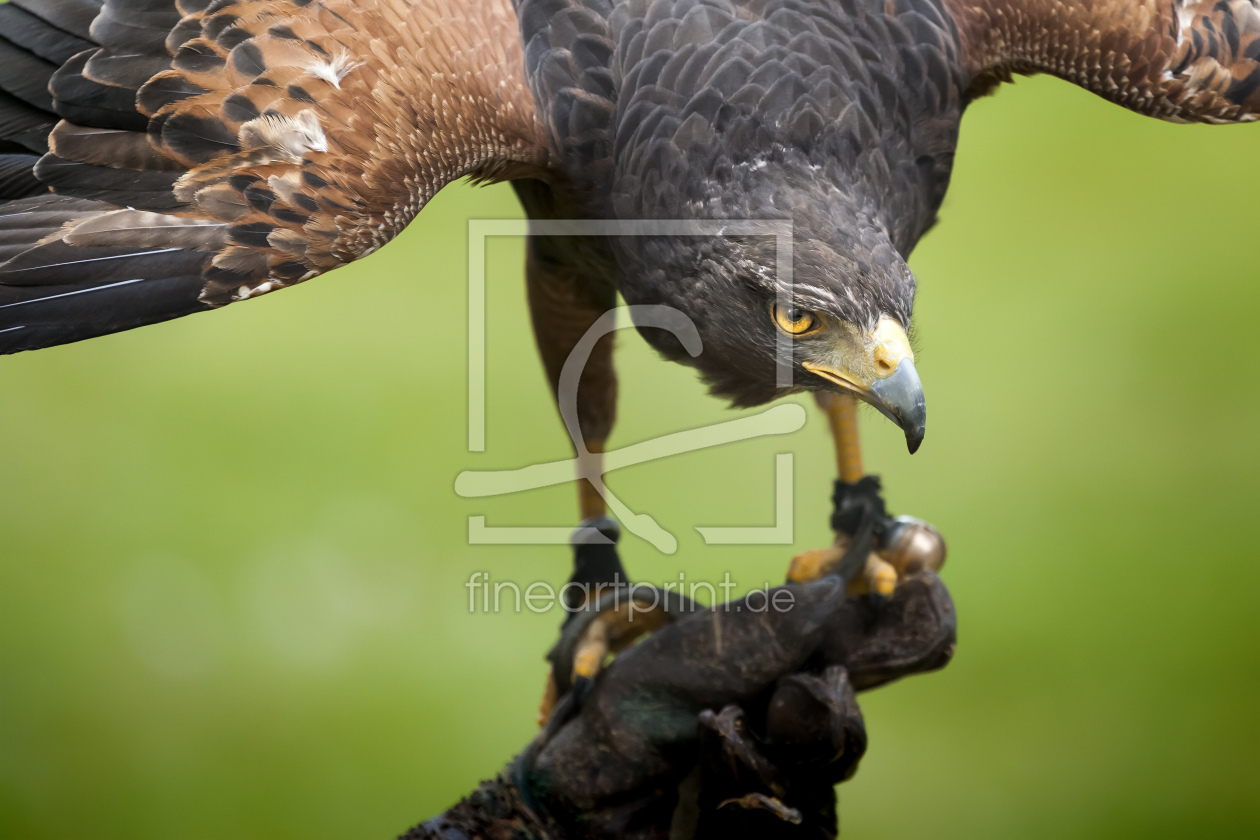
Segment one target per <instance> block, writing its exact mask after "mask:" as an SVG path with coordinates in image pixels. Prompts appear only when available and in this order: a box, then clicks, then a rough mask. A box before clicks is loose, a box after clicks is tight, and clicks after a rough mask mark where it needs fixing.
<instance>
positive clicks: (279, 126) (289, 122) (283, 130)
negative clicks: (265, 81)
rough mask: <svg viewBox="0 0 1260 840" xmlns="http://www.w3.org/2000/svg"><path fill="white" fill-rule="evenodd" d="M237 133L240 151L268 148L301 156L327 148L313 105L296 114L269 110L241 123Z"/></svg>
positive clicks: (281, 154)
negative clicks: (291, 115)
mask: <svg viewBox="0 0 1260 840" xmlns="http://www.w3.org/2000/svg"><path fill="white" fill-rule="evenodd" d="M238 136H239V138H240V143H241V151H243V152H252V151H268V152H270V153H271V156H272V157H273V158H281V159H284V158H288V159H292V160H300V159H301V158H302V157H303V156H304V155H306V153H307V152H326V151H328V139H327V138H326V137H325V136H324V128H323V126H321V125H320V122H319V115H317V114H316V113H315V112H314V111H313V110H311V109H310V108H305V109H303V110H302V111H299V112H298V115H297V116H296V117H287V116H285V115H284V114H278V113H276V112H275V111H266V112H265V113H263V115H262V116H261V117H258V118H257V119H253V120H250V121H249V122H247V123H245V124H244V125H242V126H241V130H240V132H239V134H238Z"/></svg>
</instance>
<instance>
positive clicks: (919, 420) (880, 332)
mask: <svg viewBox="0 0 1260 840" xmlns="http://www.w3.org/2000/svg"><path fill="white" fill-rule="evenodd" d="M868 338H869V341H870V343H869V344H868V345H867V346H868V347H869V351H868V352H869V353H870V355H869V357H868V358H869V367H868V368H867V370H868V371H870V372H869V373H867V374H865V375H863V374H860V373H857V372H849V371H847V370H846V371H841V370H838V369H837V367H836V366H835V364H834V363H831V364H828V363H819V362H813V361H806V362H802V363H801V366H802V367H804V368H805V369H806V370H808V371H809V372H810V373H814V374H817V375H818V376H821V377H822V378H823V379H827V380H829V381H831V382H834V383H835V384H837V385H839V386H840V387H842V388H845V389H847V390H849V391H852V392H853V393H854V394H856V395H857V396H858V398H859V399H861V400H863V401H865V402H868V403H870V404H871V405H873V406H875V408H877V409H879V413H880V414H882V415H884V416H885V417H887V418H888V419H889V420H891V421H893V422H894V423H896V424H897V426H898V427H899V428H900V429H901V430H902V431H903V432H905V434H906V448H907V449H909V450H910V454H911V455H913V454H914V453H915V452H917V451H918V449H919V446H920V444H922V443H923V435H924V432H925V431H926V428H927V404H926V403H925V402H924V400H923V383H922V382H920V381H919V371H918V370H917V369H916V368H915V366H914V351H912V350H911V349H910V341H909V339H908V338H906V332H905V330H903V329H902V328H901V326H900V325H899V324H897V323H896V322H895V321H893V320H892V319H890V318H887V317H885V318H881V319H880V321H879V324H878V325H877V326H876V329H875V331H874V332H873V333H871V334H870V335H869V337H868ZM861 368H862V366H860V365H859V366H858V369H859V370H860V369H861Z"/></svg>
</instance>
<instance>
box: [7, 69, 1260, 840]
mask: <svg viewBox="0 0 1260 840" xmlns="http://www.w3.org/2000/svg"><path fill="white" fill-rule="evenodd" d="M1257 195H1260V128H1257V127H1250V128H1247V127H1243V128H1238V127H1235V128H1223V129H1222V128H1205V127H1186V126H1172V125H1166V124H1162V123H1159V122H1155V121H1152V120H1146V119H1143V118H1140V117H1137V116H1135V115H1133V114H1130V113H1128V112H1125V111H1123V110H1121V109H1119V108H1116V107H1113V106H1110V105H1107V104H1105V103H1103V102H1102V101H1100V100H1098V99H1095V98H1093V97H1091V96H1089V95H1088V94H1085V93H1083V92H1081V91H1078V90H1076V89H1075V88H1072V87H1070V86H1068V85H1066V84H1063V83H1060V82H1057V81H1054V80H1051V79H1034V80H1026V81H1021V82H1019V83H1018V84H1017V85H1015V86H1013V87H1012V86H1007V87H1005V88H1004V89H1002V90H1001V91H1000V92H999V94H998V95H997V96H996V97H992V98H989V99H985V100H982V101H980V102H979V103H977V104H976V105H975V106H974V107H973V108H972V109H971V112H970V113H969V114H968V116H967V119H966V120H965V122H964V125H963V138H962V143H961V148H960V153H959V156H958V162H957V169H956V172H955V177H954V187H953V190H952V192H951V193H950V195H949V198H948V200H947V201H946V205H945V207H944V209H943V212H942V219H943V221H942V223H941V225H940V226H939V227H938V228H937V229H936V230H934V231H933V232H932V233H931V234H929V235H928V236H927V238H926V239H925V240H924V242H923V243H922V245H921V246H920V247H919V249H918V251H917V252H916V253H915V255H914V258H913V260H912V263H911V265H912V267H913V269H914V270H915V272H916V274H917V276H918V277H919V280H920V288H921V293H920V297H919V304H918V309H917V324H918V345H919V359H920V370H921V372H922V375H923V378H924V382H925V385H926V388H927V394H928V401H929V405H930V407H931V421H932V422H931V425H930V430H929V436H928V438H927V442H926V444H925V446H924V447H923V450H922V451H921V452H920V454H918V455H917V456H915V457H914V458H910V457H909V456H907V455H906V454H905V452H904V448H903V445H902V441H901V437H900V434H899V433H898V432H897V431H896V430H895V429H893V428H892V427H891V425H889V424H887V423H886V422H884V421H883V420H882V419H880V418H878V417H877V416H875V415H873V414H870V415H867V416H865V417H864V421H863V422H864V424H865V428H866V430H867V431H866V438H865V440H866V452H867V459H868V465H869V467H870V468H871V469H872V471H875V472H879V473H881V474H882V475H883V476H884V479H885V483H886V487H887V490H888V497H889V501H890V504H891V506H892V507H893V509H894V510H896V511H899V512H912V513H915V514H917V515H920V516H923V517H925V518H927V519H929V520H931V521H933V522H935V523H936V524H937V525H938V526H939V527H940V528H941V530H942V531H943V532H944V534H945V535H946V536H947V538H948V539H949V541H950V549H951V551H950V560H949V564H948V566H947V567H946V569H945V579H946V581H947V582H948V584H949V586H950V588H951V590H952V592H953V595H954V598H955V600H956V602H957V605H958V610H959V615H960V630H959V645H958V652H957V657H956V659H955V660H954V662H953V663H952V664H951V665H950V666H949V667H948V668H947V669H946V670H945V671H943V672H941V673H938V674H933V675H930V676H925V677H919V678H915V679H913V680H909V681H905V682H902V683H898V684H895V685H893V686H890V687H887V688H883V689H880V690H878V691H875V692H872V693H870V694H868V695H865V697H864V699H863V708H864V710H865V713H866V717H867V725H868V728H869V732H870V739H871V749H870V753H869V755H868V756H867V758H866V759H865V761H864V762H863V765H862V768H861V770H860V772H859V773H858V775H857V777H856V779H854V780H853V781H852V782H851V783H849V784H847V785H845V786H844V787H842V788H841V815H842V816H841V823H842V830H843V832H844V836H846V837H849V838H905V837H912V836H914V837H968V838H984V837H994V838H1011V837H1021V838H1035V837H1046V838H1067V837H1107V838H1113V837H1142V838H1152V837H1178V838H1182V837H1196V838H1200V837H1256V836H1260V759H1258V758H1257V753H1258V750H1260V714H1257V712H1258V711H1260V610H1258V609H1257V605H1256V601H1257V591H1258V587H1260V565H1258V558H1257V545H1258V544H1260V543H1258V541H1257V526H1256V522H1257V515H1256V503H1257V473H1258V471H1260V443H1258V442H1257V436H1256V428H1257V415H1258V412H1260V335H1258V334H1257V332H1258V331H1257V329H1256V327H1255V324H1254V319H1255V318H1256V317H1257V312H1258V311H1260V282H1258V281H1260V268H1258V267H1257V262H1256V252H1257V248H1256V240H1257V232H1256V231H1257V223H1258V222H1257V220H1258V218H1260V213H1258V212H1257V206H1256V196H1257ZM519 215H520V211H519V209H518V207H517V205H516V203H515V200H514V198H513V196H512V193H511V190H510V189H509V188H508V187H507V186H497V187H493V188H489V189H481V190H473V189H470V188H468V187H465V186H462V185H460V186H455V187H452V188H450V189H448V190H446V191H445V192H443V193H442V194H441V195H440V196H438V198H437V199H436V200H435V201H434V202H433V203H432V204H431V205H430V207H429V209H428V210H426V212H425V213H424V214H423V215H422V217H421V218H420V220H419V221H418V222H417V223H416V224H414V225H412V226H411V228H410V229H409V230H408V231H407V232H406V235H405V236H403V237H402V238H401V239H400V241H398V242H397V243H395V244H393V245H391V246H390V247H389V248H388V249H386V250H385V251H384V252H383V253H381V254H378V255H376V256H374V257H372V258H370V259H368V260H365V261H364V262H362V263H360V264H357V265H355V266H353V267H351V268H348V269H345V270H342V271H339V272H337V274H336V276H333V277H329V278H326V279H320V280H318V281H316V282H312V283H309V284H306V285H304V286H301V287H298V288H296V289H293V290H290V291H286V292H284V293H283V294H280V295H272V296H268V297H266V298H264V299H262V300H260V301H258V302H255V303H251V304H249V305H248V306H233V307H230V308H229V309H227V310H226V311H224V312H221V313H218V314H215V315H214V316H198V317H195V318H191V319H187V320H184V321H178V322H174V323H170V324H164V325H160V326H156V327H150V328H147V329H143V330H139V331H136V332H132V333H127V334H123V335H118V336H113V337H108V338H104V339H99V340H95V341H91V342H87V343H84V344H80V345H73V346H68V347H60V348H55V349H51V350H47V351H44V352H40V353H35V354H28V355H23V356H18V357H10V358H5V359H3V360H0V406H2V407H3V408H2V411H3V413H2V415H0V416H2V417H3V433H4V439H5V446H4V452H3V455H2V456H0V837H4V838H30V840H36V838H68V837H72V836H73V837H91V838H127V840H145V839H146V838H172V837H178V838H184V839H185V840H194V838H215V839H216V840H221V838H237V840H248V839H249V838H267V840H281V839H282V838H303V840H316V839H317V838H319V839H320V840H322V838H350V837H381V838H384V837H391V836H393V835H394V834H396V833H398V832H401V831H402V830H403V829H405V828H406V827H408V826H409V825H411V824H412V823H415V822H417V821H419V820H421V819H423V818H427V817H429V816H431V815H432V814H434V813H436V812H438V811H440V810H441V809H443V808H444V807H446V806H448V805H450V804H451V803H453V802H454V801H455V800H457V799H458V798H459V797H460V796H461V795H462V794H464V793H466V792H467V791H469V790H470V789H471V788H472V787H473V786H475V785H476V784H477V782H478V780H479V779H482V778H484V777H487V776H490V775H492V774H493V773H495V772H496V771H497V770H498V769H499V768H500V767H501V766H502V765H503V763H504V762H505V761H507V760H508V759H509V758H510V757H511V756H512V755H513V754H514V753H515V752H516V751H517V750H518V749H519V748H520V747H521V746H522V745H523V744H524V743H525V742H526V741H527V740H528V739H529V738H530V737H531V736H532V734H533V732H534V731H535V728H534V723H533V720H534V713H535V707H536V701H537V699H538V695H539V692H540V690H541V688H542V681H543V675H544V667H543V662H542V654H543V652H544V650H545V649H546V648H547V647H548V645H549V644H550V642H551V640H552V637H553V634H554V631H555V628H556V624H557V620H558V616H556V615H555V614H551V615H541V616H540V615H533V614H530V613H528V612H524V613H521V614H515V613H512V612H507V613H503V614H497V615H486V614H481V613H477V614H470V613H469V611H468V603H467V591H466V590H465V588H464V582H465V581H466V580H467V579H468V578H469V576H470V574H471V573H472V572H474V571H484V572H488V573H489V574H490V575H491V576H492V578H494V579H497V580H507V579H511V580H516V581H520V582H529V581H532V580H535V579H540V580H546V581H550V582H552V583H553V584H556V585H558V584H560V583H561V582H563V580H564V579H565V576H566V572H567V570H568V565H569V558H568V552H567V550H566V549H564V548H560V547H531V548H516V547H502V546H478V547H470V546H468V545H467V544H466V542H467V540H466V532H467V524H466V522H467V517H468V516H469V515H473V514H484V515H485V516H486V517H487V518H488V519H487V521H488V523H489V524H491V525H507V524H551V525H568V524H570V523H571V522H572V521H573V518H574V515H575V511H574V505H573V499H572V495H573V494H572V487H571V486H563V487H557V488H551V489H548V490H544V491H537V492H531V493H526V494H522V495H518V496H512V497H503V498H495V499H487V500H465V499H461V498H459V497H457V496H456V494H455V493H454V491H453V489H452V485H453V481H454V479H455V476H456V475H457V474H458V473H459V472H460V471H461V470H465V469H485V468H492V467H493V468H499V467H515V466H520V465H524V464H527V463H530V462H532V461H534V460H537V459H542V458H547V459H551V458H561V457H565V456H566V455H567V444H566V440H565V438H564V436H563V434H562V431H561V427H560V424H559V423H558V421H557V418H556V417H555V411H554V408H553V407H552V405H551V402H550V397H549V395H548V392H547V389H546V387H545V385H544V380H543V376H542V372H541V368H540V365H539V363H538V362H537V361H536V359H535V357H534V353H533V347H532V340H531V338H530V333H529V326H528V319H527V315H526V311H525V306H524V290H523V282H522V271H521V242H520V241H519V240H499V241H495V242H494V243H493V244H492V245H491V247H490V250H489V275H490V277H489V310H490V323H489V334H490V339H489V359H490V363H489V385H488V392H487V393H488V400H489V426H488V429H489V433H488V440H487V450H486V452H485V453H484V454H476V455H474V454H469V453H468V452H466V450H465V440H466V439H465V422H466V408H465V399H466V385H465V355H466V354H465V350H464V342H465V327H464V320H465V313H466V289H465V283H464V273H465V259H466V257H465V254H466V245H465V242H466V229H467V220H468V219H469V218H471V217H481V218H515V217H519ZM621 347H622V350H621V354H620V359H619V366H620V370H621V375H622V402H621V420H620V424H619V426H618V428H617V432H616V435H615V438H614V440H613V441H612V443H613V445H614V446H619V445H625V444H627V443H632V442H635V441H639V440H644V439H647V438H650V437H652V436H655V435H658V434H661V433H663V432H669V431H676V430H680V429H685V428H691V427H695V426H698V425H702V424H705V423H711V422H715V421H719V420H723V419H728V418H730V417H731V416H733V415H732V413H731V412H730V411H728V410H727V409H725V408H724V407H723V406H722V405H721V404H719V403H718V402H716V401H715V400H713V399H711V398H709V397H708V396H706V395H705V393H704V392H703V390H702V388H701V387H700V386H699V385H698V384H697V382H696V381H695V379H694V376H693V374H691V373H690V372H689V371H687V370H685V369H683V368H680V367H676V366H672V365H668V364H666V363H663V362H660V361H658V360H656V359H655V358H654V357H653V356H652V354H651V353H650V352H648V350H647V349H646V347H645V345H644V344H643V343H642V341H641V340H640V339H639V338H638V337H637V336H635V335H634V334H632V333H624V334H623V338H622V342H621ZM803 402H806V403H807V401H803ZM807 404H808V403H807ZM810 416H811V419H810V422H809V424H808V425H807V426H806V428H805V429H804V430H802V431H801V432H799V433H797V434H795V435H793V436H790V437H781V438H764V439H760V440H756V441H752V442H747V443H742V444H737V445H731V446H726V447H721V448H716V449H711V450H707V451H704V452H697V453H693V454H688V455H685V456H680V457H677V458H674V459H671V460H667V461H663V462H655V463H650V464H644V465H641V466H637V467H634V468H630V469H626V470H624V471H622V472H618V473H615V474H613V475H612V477H611V479H610V485H611V486H612V487H613V489H614V490H615V491H616V492H618V493H619V494H620V496H621V498H622V499H623V500H625V501H626V502H627V504H629V505H630V506H631V507H632V508H634V509H636V510H639V511H646V512H650V513H653V514H654V515H655V516H656V517H657V518H658V519H659V520H660V521H661V522H662V524H663V525H664V526H665V527H667V528H669V529H670V530H671V531H672V532H673V533H675V534H676V535H677V536H678V537H679V540H680V549H679V551H678V553H677V554H675V555H672V556H667V555H662V554H659V553H657V552H656V551H655V550H654V549H652V548H651V546H649V545H648V544H646V543H644V542H642V541H640V540H637V539H634V538H630V539H627V540H626V541H625V542H624V543H623V553H624V557H625V560H626V563H627V565H628V566H629V568H630V570H631V572H632V573H633V574H635V575H637V576H639V577H640V578H642V579H646V580H658V581H659V580H663V579H668V578H671V577H676V576H677V574H678V573H679V572H680V571H685V572H686V573H687V575H688V576H689V577H691V578H697V577H710V578H720V577H721V575H722V573H723V572H726V571H728V570H729V571H730V573H731V575H732V577H733V578H734V579H735V580H737V581H739V582H740V583H741V584H742V585H743V588H749V587H753V586H759V585H761V583H762V582H763V581H767V580H768V581H776V580H779V579H781V576H782V573H783V571H784V569H785V566H786V563H787V560H788V558H789V557H790V556H791V555H792V554H793V553H794V552H796V551H799V550H802V549H805V548H809V547H814V546H818V545H822V544H824V542H825V541H826V540H827V539H828V532H827V527H826V517H827V512H828V505H829V503H828V493H829V482H830V480H831V469H832V468H831V463H832V461H831V454H830V448H829V443H828V440H827V437H826V432H825V429H824V426H823V424H822V423H821V422H820V418H819V417H818V416H817V414H816V413H815V412H814V411H813V410H812V408H811V411H810ZM785 451H790V452H794V453H796V460H795V491H796V514H795V526H796V529H795V539H796V541H795V545H794V546H790V547H789V546H762V547H740V548H731V547H717V546H705V545H704V544H703V542H702V541H701V540H700V538H699V536H698V535H697V533H696V531H695V530H694V527H695V526H697V525H736V524H755V525H768V524H771V522H772V521H773V510H774V508H773V475H774V471H773V470H774V466H773V463H774V457H773V455H774V453H776V452H785Z"/></svg>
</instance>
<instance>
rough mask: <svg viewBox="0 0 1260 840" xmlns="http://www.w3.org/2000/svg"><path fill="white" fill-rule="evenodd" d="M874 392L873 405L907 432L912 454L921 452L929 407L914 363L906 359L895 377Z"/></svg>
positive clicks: (879, 382)
mask: <svg viewBox="0 0 1260 840" xmlns="http://www.w3.org/2000/svg"><path fill="white" fill-rule="evenodd" d="M870 393H871V396H872V397H873V398H874V399H873V400H870V402H871V404H872V405H874V406H875V407H876V408H878V409H879V410H880V412H881V413H882V414H883V415H884V416H885V417H887V418H888V419H889V420H891V421H893V422H894V423H896V424H897V425H898V426H899V427H900V428H901V430H902V431H904V432H905V433H906V448H907V449H909V450H910V454H911V455H913V454H914V453H916V452H918V451H919V447H920V446H921V445H922V444H923V435H924V433H925V432H926V431H927V404H926V403H925V402H924V400H923V384H922V383H921V382H920V381H919V372H918V371H917V370H916V369H915V367H914V362H912V361H911V360H910V359H902V360H901V364H899V365H897V370H896V371H894V372H893V375H892V376H890V377H888V378H887V379H881V380H879V381H878V382H876V383H875V384H874V385H873V386H871V392H870Z"/></svg>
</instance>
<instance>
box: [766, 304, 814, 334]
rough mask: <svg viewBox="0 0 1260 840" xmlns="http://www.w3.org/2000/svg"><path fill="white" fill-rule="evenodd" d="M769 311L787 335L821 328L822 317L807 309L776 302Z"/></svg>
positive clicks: (805, 332) (810, 331) (776, 323)
mask: <svg viewBox="0 0 1260 840" xmlns="http://www.w3.org/2000/svg"><path fill="white" fill-rule="evenodd" d="M770 312H771V314H772V315H773V316H774V323H775V325H776V326H777V327H778V328H779V329H781V330H783V331H784V332H785V333H787V334H788V335H806V334H808V333H812V332H814V331H815V330H818V329H821V328H822V319H821V318H819V317H818V315H817V314H815V313H813V312H810V311H809V310H808V309H800V308H798V307H795V306H779V304H777V303H776V304H775V305H774V306H773V307H772V308H771V309H770Z"/></svg>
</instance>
